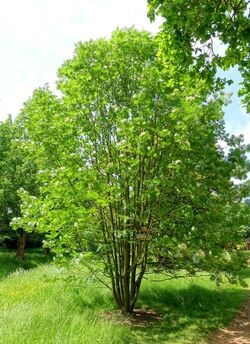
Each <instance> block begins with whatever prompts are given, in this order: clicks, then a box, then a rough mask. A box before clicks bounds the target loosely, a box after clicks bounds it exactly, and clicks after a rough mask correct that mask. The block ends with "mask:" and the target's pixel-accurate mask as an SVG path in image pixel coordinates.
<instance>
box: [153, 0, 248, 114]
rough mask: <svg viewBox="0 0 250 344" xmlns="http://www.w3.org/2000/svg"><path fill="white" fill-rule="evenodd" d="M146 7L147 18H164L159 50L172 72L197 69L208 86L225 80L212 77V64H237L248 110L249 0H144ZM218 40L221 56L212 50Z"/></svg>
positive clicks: (227, 67)
mask: <svg viewBox="0 0 250 344" xmlns="http://www.w3.org/2000/svg"><path fill="white" fill-rule="evenodd" d="M148 9H149V12H148V15H149V17H150V18H151V20H153V19H154V17H155V15H159V16H161V17H162V18H163V19H164V22H163V25H162V29H161V32H160V34H159V37H158V38H159V41H160V44H161V54H162V58H163V59H166V60H167V61H169V63H170V64H174V67H172V68H173V69H174V71H175V74H178V75H179V76H180V77H181V74H182V73H183V70H186V71H187V70H189V73H191V75H192V76H196V77H197V73H199V74H200V77H201V78H202V79H203V80H205V81H206V87H207V88H210V89H211V87H214V86H215V85H217V86H216V87H218V86H221V83H222V84H223V83H224V82H225V81H223V80H219V79H218V78H217V77H216V72H217V68H216V67H220V68H222V69H225V70H227V69H229V67H231V66H236V65H237V66H238V69H239V71H240V72H241V75H242V77H243V83H242V84H243V87H242V89H241V91H240V94H241V95H244V103H245V105H246V107H247V109H248V111H249V110H250V104H249V86H250V83H249V80H250V77H249V70H250V68H249V67H250V65H249V63H250V44H249V35H250V21H249V13H248V11H249V1H248V0H218V1H214V0H208V1H207V0H198V1H197V0H191V1H189V2H188V4H187V2H186V1H185V0H174V1H173V0H148ZM218 43H221V44H223V46H224V49H225V53H224V56H223V55H220V54H218V53H217V52H216V47H215V45H216V44H218ZM164 56H165V58H164ZM184 74H186V73H184ZM196 77H195V79H196ZM176 81H178V78H177V80H176ZM218 82H219V83H218Z"/></svg>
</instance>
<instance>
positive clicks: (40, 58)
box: [0, 0, 159, 119]
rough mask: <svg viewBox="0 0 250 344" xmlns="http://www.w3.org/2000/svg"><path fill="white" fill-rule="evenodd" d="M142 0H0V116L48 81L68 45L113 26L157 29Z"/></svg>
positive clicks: (15, 108)
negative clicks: (149, 18) (147, 14)
mask: <svg viewBox="0 0 250 344" xmlns="http://www.w3.org/2000/svg"><path fill="white" fill-rule="evenodd" d="M146 13H147V1H146V0H136V1H135V0H126V1H124V0H71V1H69V0H53V1H52V0H23V1H20V0H8V1H1V2H0V47H1V54H0V119H4V118H6V116H7V114H9V113H11V114H12V115H13V116H15V115H16V114H17V113H18V110H19V108H20V107H21V105H22V103H23V102H24V101H25V100H26V99H27V98H28V97H29V96H30V95H31V94H32V91H33V90H34V88H36V87H38V86H40V85H43V84H44V83H45V82H53V81H54V80H55V78H56V70H57V69H58V68H59V67H60V65H61V64H62V63H63V61H64V60H65V59H67V58H69V57H71V56H72V52H73V50H74V44H75V43H76V42H77V41H79V40H82V41H85V40H88V39H91V38H98V37H103V36H106V37H107V36H109V35H110V34H111V32H112V31H113V30H114V29H115V28H116V27H117V26H120V27H124V26H132V25H133V24H135V26H136V27H137V28H138V29H142V28H145V29H147V30H150V31H152V32H157V29H158V26H159V23H155V24H150V22H149V20H148V19H147V16H146Z"/></svg>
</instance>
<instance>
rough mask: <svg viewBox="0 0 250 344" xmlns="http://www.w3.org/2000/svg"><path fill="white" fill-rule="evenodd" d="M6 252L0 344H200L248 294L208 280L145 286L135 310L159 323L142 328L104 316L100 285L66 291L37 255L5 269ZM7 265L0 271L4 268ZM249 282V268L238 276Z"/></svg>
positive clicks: (106, 296)
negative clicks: (156, 316) (148, 312)
mask: <svg viewBox="0 0 250 344" xmlns="http://www.w3.org/2000/svg"><path fill="white" fill-rule="evenodd" d="M10 257H11V254H10V253H9V252H6V251H5V252H2V253H1V255H0V267H1V270H0V271H1V273H2V275H3V272H4V271H5V274H6V273H7V270H8V271H9V272H11V271H12V272H11V273H10V274H9V275H8V276H5V277H4V278H2V280H1V281H0V343H1V344H24V343H25V344H33V343H34V344H35V343H39V344H50V343H51V344H52V343H53V344H56V343H58V344H59V343H60V344H71V343H72V344H73V343H76V344H81V343H83V344H95V343H103V344H110V343H111V344H112V343H113V344H119V343H131V344H135V343H147V342H148V343H157V344H158V343H159V344H161V343H169V344H177V343H182V344H184V343H185V344H188V343H190V344H191V343H197V344H198V343H203V342H204V340H205V336H206V334H207V333H209V331H211V330H214V329H217V328H219V327H220V326H223V325H225V324H226V323H227V322H229V321H230V320H231V319H232V318H233V317H234V315H235V313H236V311H237V310H238V309H239V307H240V305H241V303H242V301H243V300H244V299H245V298H246V297H247V294H249V291H247V290H246V289H243V288H240V287H236V286H230V285H224V286H223V287H221V288H217V287H216V286H215V285H214V283H212V282H210V281H209V280H207V279H206V278H193V279H180V280H172V281H165V282H160V283H158V284H156V283H153V282H149V281H145V282H144V284H143V287H142V290H141V296H140V299H139V302H138V304H137V307H144V308H153V309H155V310H156V311H157V312H159V313H160V314H162V316H163V320H162V321H160V322H157V323H154V324H152V325H150V326H147V327H143V328H132V327H129V326H128V325H124V324H117V323H115V322H114V321H112V320H109V319H107V318H106V317H105V316H104V315H103V314H105V312H107V311H109V310H111V309H114V303H113V301H112V297H111V295H110V293H109V291H108V290H106V289H105V288H102V287H101V286H100V285H94V286H92V285H82V287H81V288H76V287H75V286H66V284H65V283H64V282H60V281H56V282H55V281H53V279H52V278H53V276H57V275H60V274H61V272H60V271H59V270H58V269H57V268H55V267H53V266H49V265H46V264H43V265H41V266H39V267H35V268H32V267H34V266H36V265H37V264H38V263H41V262H43V260H44V257H43V256H42V255H41V253H37V252H36V251H33V252H30V253H29V254H27V262H26V263H25V264H26V265H25V266H24V265H23V268H24V267H25V268H32V269H30V270H23V269H18V270H17V271H16V272H13V270H15V268H16V267H18V265H16V264H18V263H17V262H15V260H13V262H12V264H11V263H9V264H8V265H7V261H8V260H9V258H10ZM3 263H4V264H5V263H6V267H5V268H4V267H3V265H2V264H3ZM242 274H244V276H245V277H246V278H247V279H248V282H250V269H248V270H245V271H243V272H242Z"/></svg>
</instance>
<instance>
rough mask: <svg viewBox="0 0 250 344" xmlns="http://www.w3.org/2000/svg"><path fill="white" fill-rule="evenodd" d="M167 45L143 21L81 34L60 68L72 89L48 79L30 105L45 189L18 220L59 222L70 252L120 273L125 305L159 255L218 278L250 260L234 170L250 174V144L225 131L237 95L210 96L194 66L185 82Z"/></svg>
mask: <svg viewBox="0 0 250 344" xmlns="http://www.w3.org/2000/svg"><path fill="white" fill-rule="evenodd" d="M157 54H158V44H157V41H156V40H155V39H154V38H153V37H151V36H150V35H149V33H147V32H137V31H136V30H135V29H133V28H132V29H128V30H117V31H115V32H114V33H113V35H112V37H111V39H110V40H104V39H100V40H97V41H90V42H86V43H78V45H77V47H76V51H75V54H74V57H73V58H72V59H71V60H68V61H66V62H65V63H64V65H63V66H62V67H61V68H60V69H59V71H58V83H57V84H58V89H59V90H60V91H61V96H60V97H57V96H55V95H53V94H52V92H51V91H50V90H49V88H48V87H47V86H45V87H43V88H40V89H38V90H36V91H35V92H34V94H33V96H32V98H31V99H30V100H29V101H28V102H27V103H26V105H25V107H24V108H23V111H22V113H21V116H20V121H21V123H22V124H23V126H24V128H25V132H27V135H28V137H29V140H28V141H27V140H24V141H23V147H24V148H25V149H27V150H28V151H29V152H30V154H32V157H33V158H34V159H35V163H36V164H37V165H38V168H39V171H38V176H37V178H38V182H39V185H41V187H40V195H39V197H34V196H30V194H29V192H27V191H25V190H21V191H20V192H19V195H20V197H21V198H22V200H23V206H22V218H17V219H14V221H13V225H14V226H17V227H18V226H21V227H22V228H25V229H26V230H27V231H31V230H33V229H34V228H37V229H38V230H40V231H41V232H43V231H45V232H47V243H46V245H47V246H48V247H50V248H51V249H53V250H54V252H55V253H56V255H57V257H58V258H60V260H61V263H63V264H66V263H67V262H68V261H69V260H70V258H74V259H77V260H78V261H79V262H83V263H84V264H85V265H86V266H87V267H88V268H89V269H90V270H91V271H92V272H93V273H94V274H95V276H96V277H97V278H98V279H100V278H101V277H100V275H99V272H100V273H102V274H104V275H107V276H108V277H110V279H111V289H112V291H113V294H114V297H115V301H116V303H117V305H118V307H119V308H121V309H123V310H124V311H125V312H131V310H132V309H133V307H134V305H135V302H136V300H137V297H138V293H139V289H140V285H141V281H142V277H143V275H144V273H145V271H146V268H147V263H148V261H149V262H150V264H152V265H153V266H156V268H157V270H159V264H158V263H157V256H158V258H159V256H160V257H163V258H164V259H165V260H167V261H168V262H170V264H169V266H167V268H168V269H170V270H171V273H173V274H175V272H176V271H178V270H179V269H182V268H185V269H186V271H187V274H188V275H193V274H195V273H197V272H198V271H200V270H205V271H209V272H210V273H211V278H213V279H214V280H216V281H217V282H218V283H219V282H220V281H221V274H222V272H225V273H226V275H227V277H228V278H229V279H230V281H231V282H235V283H236V282H237V281H238V278H237V271H239V269H240V267H241V266H242V265H244V259H242V258H241V256H240V254H239V253H238V252H237V250H236V248H237V245H238V244H241V243H242V240H243V239H242V238H243V236H244V232H245V229H246V228H245V227H246V225H247V221H248V219H249V212H247V211H246V209H247V207H245V206H244V204H241V201H242V198H243V197H246V195H248V192H249V190H248V188H247V185H245V184H244V183H243V184H241V185H238V186H237V185H234V184H233V182H232V178H233V177H235V178H238V179H240V180H243V181H244V179H245V178H246V176H247V171H248V164H247V162H246V151H247V147H246V146H244V145H243V143H242V139H241V138H235V137H229V136H228V135H226V134H225V131H224V124H223V121H222V117H223V112H222V105H223V104H224V99H225V97H224V96H223V95H221V94H218V93H215V94H210V97H208V98H207V97H206V96H207V93H206V94H205V93H204V92H203V91H204V88H203V84H202V79H200V80H199V79H197V81H198V82H197V83H192V84H189V80H190V74H189V73H186V74H185V76H187V80H188V83H186V84H185V85H189V87H188V88H185V87H184V83H183V87H182V88H175V87H174V83H172V80H173V73H172V70H166V68H165V66H164V65H163V64H162V61H161V60H159V59H158V58H157ZM183 80H184V78H183ZM220 140H223V141H225V142H226V143H227V144H228V146H229V149H230V152H229V154H228V155H226V154H225V153H224V152H223V150H222V149H221V148H220V146H219V144H218V142H219V141H220ZM97 262H98V269H96V266H97V265H96V264H97ZM163 268H164V269H165V268H166V265H165V266H163ZM105 284H106V282H105ZM106 285H107V284H106Z"/></svg>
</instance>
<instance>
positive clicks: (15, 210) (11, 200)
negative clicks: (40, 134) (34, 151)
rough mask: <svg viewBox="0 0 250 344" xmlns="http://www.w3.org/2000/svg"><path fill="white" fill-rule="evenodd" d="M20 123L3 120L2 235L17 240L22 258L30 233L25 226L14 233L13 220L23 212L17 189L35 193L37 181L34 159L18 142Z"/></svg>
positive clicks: (0, 137)
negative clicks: (25, 229) (11, 224)
mask: <svg viewBox="0 0 250 344" xmlns="http://www.w3.org/2000/svg"><path fill="white" fill-rule="evenodd" d="M19 124H20V123H19ZM19 124H18V123H17V121H16V122H15V123H14V124H13V123H12V120H11V118H10V117H9V118H8V119H7V120H6V121H5V122H4V123H0V226H1V234H0V235H1V240H2V241H3V242H8V241H9V242H13V241H14V242H17V244H16V246H17V257H18V258H20V259H23V258H24V248H25V244H26V236H27V233H26V232H25V231H24V230H23V228H18V229H17V232H13V230H12V228H11V226H10V222H11V219H12V218H13V217H18V216H20V215H21V210H20V206H21V200H20V197H19V195H18V190H19V189H20V188H24V189H25V190H27V191H28V192H29V193H30V194H34V193H36V192H37V183H36V178H35V165H34V162H33V160H32V158H31V157H30V156H28V155H26V153H25V150H24V149H22V147H21V146H20V144H19V142H20V140H21V138H22V142H23V133H22V131H21V130H20V129H21V128H20V127H19Z"/></svg>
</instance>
